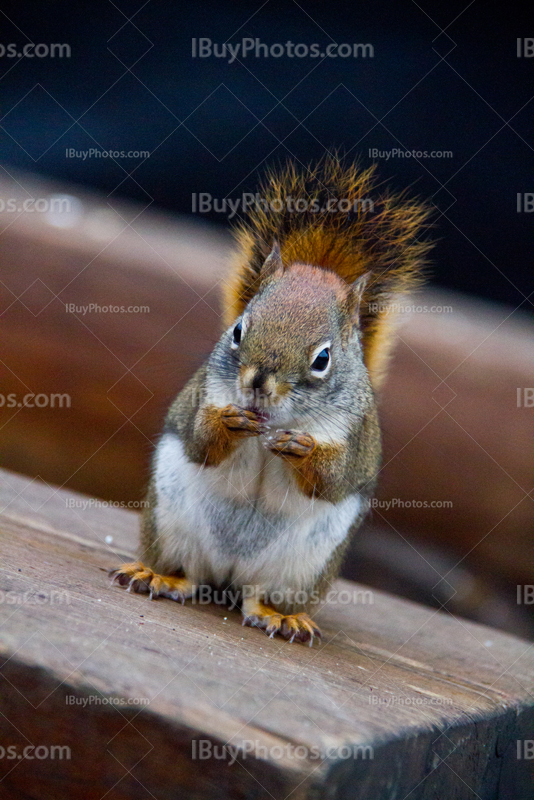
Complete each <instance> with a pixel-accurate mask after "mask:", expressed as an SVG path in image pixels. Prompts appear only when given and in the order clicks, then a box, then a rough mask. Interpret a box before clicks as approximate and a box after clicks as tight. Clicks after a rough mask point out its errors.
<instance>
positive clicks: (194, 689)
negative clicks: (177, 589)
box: [0, 473, 534, 800]
mask: <svg viewBox="0 0 534 800" xmlns="http://www.w3.org/2000/svg"><path fill="white" fill-rule="evenodd" d="M84 504H85V505H84ZM0 509H2V510H1V513H0V536H1V547H2V554H3V557H2V567H1V572H0V579H1V583H0V590H1V594H0V598H1V599H2V602H1V603H0V626H1V627H0V636H1V645H0V647H1V649H0V653H1V664H2V666H1V670H0V681H1V682H0V687H1V689H0V731H1V733H0V742H1V743H2V746H4V747H7V746H9V745H12V746H16V747H17V748H19V749H20V750H21V749H22V747H23V746H24V745H28V743H31V744H33V745H44V746H47V747H51V746H53V745H66V746H68V747H70V748H71V757H70V759H63V760H62V761H57V760H52V759H41V760H32V761H27V760H25V759H21V760H20V761H16V763H14V762H13V761H9V760H6V759H5V758H3V759H0V798H9V800H14V798H20V797H39V798H40V799H42V800H48V799H49V798H50V800H51V799H52V798H54V800H62V798H72V797H73V796H83V797H85V798H89V800H92V798H94V800H100V798H102V797H103V796H105V797H110V798H121V799H122V798H138V797H156V798H158V800H164V799H165V798H169V800H170V798H176V797H194V798H217V799H218V800H224V798H240V797H242V798H262V800H263V798H269V797H270V798H275V799H276V800H278V798H280V800H282V798H287V797H288V796H291V797H295V798H366V799H367V798H369V800H381V798H384V799H385V798H389V799H390V800H396V798H398V800H403V799H404V798H405V797H406V796H409V797H410V798H413V800H418V799H419V798H425V799H426V798H436V797H440V798H447V799H449V798H459V799H460V800H461V798H471V797H473V796H479V797H483V798H488V800H489V799H490V798H512V797H515V798H519V797H527V796H528V791H530V789H531V786H532V784H531V781H532V777H533V776H532V766H533V764H534V761H527V760H525V759H521V760H518V759H517V746H518V745H517V742H518V741H521V742H522V741H523V740H525V739H529V738H531V737H532V731H533V730H534V651H533V648H532V646H530V645H529V644H528V643H526V642H523V641H521V640H519V639H515V638H514V637H511V636H508V635H505V634H502V633H499V632H497V631H494V630H492V629H490V628H486V627H483V626H480V625H476V624H473V623H467V622H464V621H460V620H458V619H456V618H453V617H451V616H450V615H446V614H443V613H441V612H436V611H432V610H430V609H427V608H423V607H420V606H417V605H415V604H413V603H409V602H406V601H401V600H398V599H395V598H393V597H391V596H388V595H385V594H382V593H379V592H369V591H368V590H367V589H366V587H363V586H357V585H356V584H351V583H349V582H346V581H340V582H339V583H337V584H336V587H335V588H336V589H337V591H338V595H337V599H335V598H331V602H330V603H329V604H327V606H325V607H324V608H323V609H322V610H321V611H320V612H319V614H318V615H317V619H318V621H320V623H321V626H322V628H323V630H324V632H325V641H324V643H323V644H322V645H320V646H318V647H315V648H313V649H310V648H308V647H306V646H303V645H289V643H287V642H284V641H282V640H280V641H277V640H270V639H269V638H268V637H266V636H265V635H264V634H263V633H262V632H261V631H259V630H257V629H248V628H243V627H242V626H241V620H240V615H239V613H238V612H237V611H235V610H234V611H231V610H229V609H227V608H225V607H223V606H213V605H212V606H206V605H198V604H197V605H192V604H189V603H188V604H186V605H185V606H181V605H179V604H176V603H173V602H172V601H167V600H158V601H156V602H150V601H149V600H148V599H147V598H146V596H140V595H131V594H128V593H127V592H126V591H124V590H123V589H120V588H118V587H110V585H109V580H108V578H107V573H106V571H107V569H108V568H110V567H112V566H114V565H116V564H117V563H118V562H119V561H121V560H122V559H123V558H124V557H127V556H128V555H129V554H130V553H131V552H132V551H133V550H134V548H135V545H136V541H137V516H136V515H135V514H134V513H132V512H129V511H126V510H123V509H111V508H101V507H98V506H96V505H95V503H94V502H93V501H92V500H91V498H87V497H83V496H80V495H76V494H74V493H71V492H65V491H55V490H54V489H53V488H50V487H48V486H45V485H43V484H41V483H39V482H35V481H34V482H31V481H29V480H27V479H25V478H22V477H20V476H17V475H14V474H13V473H2V474H1V476H0ZM348 599H350V601H351V602H350V603H348V602H345V601H346V600H348ZM71 696H72V697H75V698H78V700H79V701H80V700H83V699H86V700H87V701H88V703H87V705H86V706H85V708H83V707H82V706H81V705H76V704H70V703H71V702H72V701H69V699H68V698H69V697H71ZM91 697H92V698H95V697H96V698H100V699H102V698H108V699H109V698H118V699H120V702H122V703H124V705H116V704H115V705H113V704H111V703H107V704H102V703H100V704H97V702H96V701H95V700H94V699H93V700H92V701H90V698H91ZM89 701H90V702H89ZM128 701H131V702H130V704H129V705H128ZM140 701H148V702H147V705H141V704H140ZM134 703H135V704H134ZM199 739H203V740H206V741H208V742H210V743H211V744H213V745H219V746H222V745H225V744H226V745H227V747H228V746H230V745H231V746H235V747H236V748H237V752H239V753H240V755H239V757H238V758H237V760H236V762H235V763H234V764H233V765H232V766H230V764H229V763H228V761H224V760H217V759H215V758H210V759H206V760H202V761H201V760H195V759H193V758H192V748H193V747H194V746H195V745H193V742H194V741H196V742H197V743H198V740H199ZM249 742H250V743H253V744H251V745H250V747H253V748H254V751H255V755H256V756H257V757H255V755H254V754H253V753H251V752H248V753H246V754H245V755H243V750H244V749H245V750H246V748H248V747H249V744H248V743H249ZM297 748H298V749H297ZM365 748H371V750H366V749H365ZM20 750H19V751H20ZM197 752H198V750H197ZM221 752H222V751H221ZM347 753H352V754H354V753H355V754H356V757H350V758H348V757H347ZM315 754H321V755H325V756H326V757H325V758H322V757H321V758H317V757H315ZM371 755H372V757H371ZM364 756H367V757H364Z"/></svg>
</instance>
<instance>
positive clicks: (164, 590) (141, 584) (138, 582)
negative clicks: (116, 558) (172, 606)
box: [109, 561, 193, 605]
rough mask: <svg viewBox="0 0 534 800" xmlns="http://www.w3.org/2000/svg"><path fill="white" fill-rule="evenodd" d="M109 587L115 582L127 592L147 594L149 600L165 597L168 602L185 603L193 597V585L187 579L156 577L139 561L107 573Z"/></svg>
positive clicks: (165, 576)
mask: <svg viewBox="0 0 534 800" xmlns="http://www.w3.org/2000/svg"><path fill="white" fill-rule="evenodd" d="M109 575H110V577H111V578H112V580H111V585H112V586H113V584H114V583H115V582H117V583H118V584H119V585H120V586H126V587H127V588H126V591H127V592H148V595H149V597H150V599H151V600H156V599H157V598H158V597H167V598H169V599H170V600H176V601H177V602H180V603H182V605H183V604H184V603H185V601H186V599H187V598H188V597H192V595H193V584H192V583H191V581H190V580H189V579H188V578H185V577H184V578H177V577H176V576H175V575H158V574H157V573H156V572H154V571H153V570H151V569H150V568H149V567H145V566H144V565H143V564H142V563H141V562H140V561H136V562H133V563H131V564H123V565H122V566H120V567H117V568H116V569H112V570H110V572H109Z"/></svg>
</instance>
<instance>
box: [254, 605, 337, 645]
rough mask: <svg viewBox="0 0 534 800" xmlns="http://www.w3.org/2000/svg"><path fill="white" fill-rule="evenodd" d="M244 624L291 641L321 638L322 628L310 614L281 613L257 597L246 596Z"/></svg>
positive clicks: (310, 642) (310, 641)
mask: <svg viewBox="0 0 534 800" xmlns="http://www.w3.org/2000/svg"><path fill="white" fill-rule="evenodd" d="M241 610H242V612H243V625H248V626H250V627H256V628H261V629H262V630H264V631H265V633H266V634H267V635H268V636H269V637H270V638H271V639H272V637H273V636H274V635H275V634H279V635H280V636H283V637H284V639H289V641H290V642H309V644H310V647H311V646H312V644H313V640H314V638H315V637H317V638H318V639H320V638H321V636H322V634H321V630H320V628H318V627H317V625H316V624H315V622H314V621H313V620H312V619H311V617H309V616H308V614H304V613H299V614H280V613H279V612H278V611H277V610H276V609H275V608H273V606H269V605H266V604H265V603H262V602H261V601H259V600H258V599H257V598H256V597H246V598H244V599H243V603H242V606H241Z"/></svg>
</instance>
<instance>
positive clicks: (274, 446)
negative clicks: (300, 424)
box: [265, 431, 317, 461]
mask: <svg viewBox="0 0 534 800" xmlns="http://www.w3.org/2000/svg"><path fill="white" fill-rule="evenodd" d="M316 446H317V442H316V441H315V439H314V438H313V436H310V434H309V433H300V432H299V431H276V433H274V434H273V435H272V436H268V437H267V440H266V442H265V447H266V448H267V449H268V450H270V451H271V452H272V453H276V454H277V455H279V456H283V457H284V458H288V459H289V460H292V461H294V460H296V459H299V458H306V456H309V455H311V453H313V451H314V450H315V448H316Z"/></svg>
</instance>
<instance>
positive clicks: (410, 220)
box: [225, 157, 430, 387]
mask: <svg viewBox="0 0 534 800" xmlns="http://www.w3.org/2000/svg"><path fill="white" fill-rule="evenodd" d="M374 172H375V166H372V167H370V168H368V169H365V170H361V169H359V168H358V166H357V165H355V164H351V165H343V163H342V162H341V161H340V160H339V159H338V158H336V157H328V158H326V159H324V160H322V161H321V162H319V164H317V165H315V166H312V167H309V168H308V169H306V170H303V171H298V170H297V169H296V168H295V166H294V164H291V163H290V164H289V165H288V166H286V167H285V168H283V169H281V170H279V171H273V172H270V173H268V175H267V178H266V180H265V182H264V184H263V185H262V186H261V187H260V189H259V192H258V195H257V197H258V202H257V203H256V204H255V206H254V207H253V208H252V209H251V210H250V211H249V213H248V216H247V219H246V220H245V221H244V222H242V223H241V224H240V226H239V227H238V228H237V230H236V232H235V233H236V239H237V252H236V256H235V260H234V265H233V269H232V271H231V274H230V276H229V279H228V282H227V283H226V286H225V321H226V323H227V324H228V325H229V324H231V322H232V321H233V320H234V319H235V318H236V317H237V316H238V315H239V314H240V313H241V312H242V311H243V309H244V307H245V306H246V304H247V303H248V302H249V300H250V299H251V298H252V297H253V296H254V295H255V293H256V292H257V291H258V288H259V276H260V270H261V267H262V264H263V262H264V261H265V258H266V257H267V255H268V254H269V252H270V251H271V248H272V246H273V241H274V240H277V241H278V242H279V244H280V249H281V253H282V259H283V261H284V263H285V264H287V265H289V264H291V263H292V262H300V263H306V264H312V265H314V266H317V267H322V268H323V269H327V270H332V271H333V272H335V273H336V274H337V275H339V276H340V277H341V278H342V279H344V280H346V281H347V282H348V283H353V282H354V281H355V280H357V278H359V277H360V276H362V275H364V274H365V273H369V278H368V280H367V284H366V289H365V292H364V295H363V298H362V303H361V313H360V326H361V330H362V342H363V350H364V358H365V362H366V365H367V368H368V370H369V373H370V376H371V381H372V383H373V385H374V386H375V387H377V386H378V385H379V383H380V379H381V377H382V374H383V372H384V368H385V366H386V363H387V358H388V354H389V351H390V349H391V343H392V340H393V335H392V321H393V314H391V303H392V301H393V300H394V298H395V297H396V296H397V295H399V294H403V293H405V292H407V291H409V290H411V289H413V288H414V287H415V286H417V285H418V284H419V283H420V282H421V271H422V269H423V267H424V265H425V257H426V254H427V252H428V250H429V248H430V243H429V242H428V241H425V240H421V239H420V238H419V237H420V236H421V234H422V232H423V229H424V228H425V227H427V226H426V225H425V223H426V221H427V218H428V216H429V210H428V208H427V207H426V206H425V205H424V204H422V203H421V202H419V201H417V200H410V199H408V198H406V197H405V195H404V193H403V194H396V195H395V194H391V193H389V192H387V191H383V192H382V193H380V194H378V192H377V187H376V182H375V180H374Z"/></svg>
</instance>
